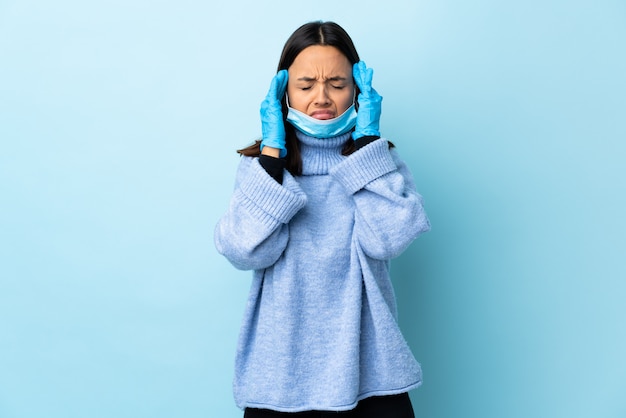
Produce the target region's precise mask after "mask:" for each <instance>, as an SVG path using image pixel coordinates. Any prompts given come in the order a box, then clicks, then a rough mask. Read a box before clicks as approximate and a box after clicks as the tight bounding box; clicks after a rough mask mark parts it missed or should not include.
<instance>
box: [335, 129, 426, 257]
mask: <svg viewBox="0 0 626 418" xmlns="http://www.w3.org/2000/svg"><path fill="white" fill-rule="evenodd" d="M331 174H332V175H333V176H334V177H335V178H336V179H337V180H338V181H339V182H340V183H341V184H342V185H343V186H344V188H345V189H346V191H347V192H348V193H349V194H351V195H352V196H353V198H354V202H355V206H356V213H355V226H354V228H355V234H356V237H357V239H358V242H359V244H360V246H361V248H362V249H363V251H364V252H365V254H367V255H368V256H370V257H372V258H375V259H381V260H387V259H391V258H394V257H397V256H399V255H400V254H401V253H402V252H403V251H404V250H405V249H406V248H407V247H408V246H409V244H410V243H411V242H413V240H414V239H415V238H417V237H418V236H419V235H420V234H421V233H423V232H426V231H428V230H429V229H430V222H429V220H428V217H427V216H426V212H425V210H424V206H423V199H422V196H421V195H420V194H419V193H418V192H417V190H416V188H415V183H414V181H413V177H412V175H411V173H410V171H409V169H408V167H407V166H406V164H405V163H404V162H403V161H402V160H401V159H400V158H399V156H398V154H397V152H396V151H395V150H394V149H389V145H388V142H387V140H385V139H378V140H375V141H373V142H371V143H369V144H367V145H365V146H364V147H362V148H360V149H359V150H358V151H356V152H354V153H353V154H351V155H350V156H349V157H348V158H346V159H345V160H344V161H342V162H341V163H340V164H338V165H336V166H335V167H333V169H332V170H331Z"/></svg>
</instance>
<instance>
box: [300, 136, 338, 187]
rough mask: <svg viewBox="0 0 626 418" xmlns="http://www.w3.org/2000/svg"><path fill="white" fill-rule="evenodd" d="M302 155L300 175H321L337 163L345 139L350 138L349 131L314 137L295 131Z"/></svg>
mask: <svg viewBox="0 0 626 418" xmlns="http://www.w3.org/2000/svg"><path fill="white" fill-rule="evenodd" d="M296 137H297V138H298V141H299V142H300V153H301V155H302V175H305V176H307V175H323V174H328V170H329V169H330V168H331V167H333V166H334V165H335V164H337V163H339V162H340V161H341V160H342V159H343V158H344V157H343V156H342V155H341V150H342V149H343V146H344V144H345V143H346V141H348V140H350V132H348V133H345V134H342V135H338V136H334V137H332V138H324V139H320V138H314V137H311V136H308V135H305V134H303V133H302V132H300V131H296Z"/></svg>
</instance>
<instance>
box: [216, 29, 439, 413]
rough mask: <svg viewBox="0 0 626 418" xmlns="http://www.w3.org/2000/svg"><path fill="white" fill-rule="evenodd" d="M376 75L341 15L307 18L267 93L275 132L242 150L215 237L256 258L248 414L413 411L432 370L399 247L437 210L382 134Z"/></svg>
mask: <svg viewBox="0 0 626 418" xmlns="http://www.w3.org/2000/svg"><path fill="white" fill-rule="evenodd" d="M371 81H372V70H371V69H368V68H367V67H366V66H365V64H364V63H363V62H361V61H360V59H359V56H358V54H357V52H356V49H355V47H354V45H353V43H352V40H351V39H350V37H349V36H348V34H347V33H346V32H345V31H344V30H343V29H342V28H341V27H340V26H339V25H337V24H336V23H333V22H311V23H307V24H305V25H303V26H301V27H300V28H298V29H297V30H296V31H295V32H294V33H293V34H292V35H291V37H290V38H289V39H288V40H287V42H286V44H285V46H284V48H283V52H282V55H281V58H280V62H279V65H278V73H277V74H276V76H275V77H274V78H273V80H272V83H271V86H270V91H269V93H268V95H267V97H266V98H265V100H264V101H263V103H262V104H261V125H262V133H263V138H262V140H261V141H259V142H257V143H256V144H254V145H252V146H250V147H248V148H245V149H243V150H240V151H239V152H240V153H241V154H242V155H243V156H244V157H243V159H242V161H241V163H240V166H239V168H238V171H237V176H236V182H235V183H236V186H235V191H234V194H233V196H232V198H231V201H230V206H229V208H228V210H227V212H226V213H225V214H224V215H223V217H222V218H221V219H220V220H219V222H218V224H217V227H216V229H215V244H216V247H217V249H218V251H219V252H220V253H221V254H223V255H224V256H226V257H227V258H228V260H230V262H231V263H232V264H233V265H234V266H235V267H237V268H239V269H250V270H254V274H253V282H252V288H251V291H250V295H249V300H248V304H247V308H246V311H245V315H244V321H243V326H242V329H241V334H240V340H239V345H238V350H237V356H236V369H235V380H234V393H235V400H236V402H237V405H238V406H239V407H240V408H242V409H245V414H244V416H245V417H248V418H252V417H278V416H285V415H287V416H291V415H295V416H316V417H319V416H326V414H328V416H333V417H335V416H350V417H370V416H371V417H378V418H380V417H390V418H394V417H397V418H407V417H413V410H412V406H411V402H410V399H409V397H408V391H409V390H411V389H413V388H415V387H417V386H419V385H420V383H421V369H420V366H419V364H418V363H417V361H416V360H415V358H414V357H413V355H412V354H411V351H410V349H409V347H408V345H407V343H406V341H405V339H404V338H403V336H402V334H401V332H400V329H399V327H398V324H397V321H396V316H397V311H396V302H395V296H394V293H393V288H392V285H391V281H390V277H389V260H390V259H392V258H394V257H396V256H398V255H399V254H400V253H402V251H403V250H404V249H405V248H406V247H407V246H408V245H409V244H410V243H411V242H412V241H413V240H414V239H415V238H416V237H417V236H418V235H419V234H420V233H422V232H425V231H427V230H428V229H429V222H428V219H427V217H426V214H425V212H424V210H423V207H422V198H421V196H420V195H419V194H418V193H417V192H416V190H415V186H414V183H413V180H412V177H411V175H410V173H409V170H408V169H407V167H406V165H405V164H404V163H403V162H402V161H401V160H400V158H399V157H398V154H397V152H396V151H395V148H393V146H392V145H391V144H390V143H389V142H387V140H386V139H384V138H381V137H380V132H379V119H380V113H381V101H382V98H381V97H380V96H379V95H378V93H377V92H376V90H374V89H373V88H372V86H371ZM313 411H315V412H313ZM313 413H315V415H312V414H313Z"/></svg>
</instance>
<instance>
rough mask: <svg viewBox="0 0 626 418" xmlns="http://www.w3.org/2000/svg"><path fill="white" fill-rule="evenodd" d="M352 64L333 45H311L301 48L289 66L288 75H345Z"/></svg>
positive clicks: (349, 71) (348, 72) (350, 71)
mask: <svg viewBox="0 0 626 418" xmlns="http://www.w3.org/2000/svg"><path fill="white" fill-rule="evenodd" d="M351 74H352V65H350V61H348V58H346V56H345V55H343V54H342V53H341V51H339V50H338V49H337V48H335V47H334V46H327V45H313V46H309V47H307V48H305V49H303V50H302V51H301V52H300V53H299V54H298V56H296V59H295V60H294V61H293V64H291V67H289V77H290V78H292V77H297V76H310V77H319V76H322V77H333V76H343V77H347V76H348V75H351Z"/></svg>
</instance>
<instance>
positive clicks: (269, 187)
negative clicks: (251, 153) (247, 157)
mask: <svg viewBox="0 0 626 418" xmlns="http://www.w3.org/2000/svg"><path fill="white" fill-rule="evenodd" d="M255 163H256V161H255V162H253V163H252V167H251V168H252V172H251V173H250V176H249V177H248V178H247V179H246V181H243V182H242V183H241V185H240V187H239V192H240V193H241V194H242V196H241V199H242V200H241V201H242V204H243V205H245V206H247V207H248V209H249V210H250V212H251V213H253V214H254V215H255V216H257V217H258V218H259V219H261V221H262V222H271V220H274V221H278V222H281V223H287V222H289V220H290V219H291V218H292V217H293V216H294V215H295V214H296V213H297V212H298V211H299V210H300V209H302V207H304V205H305V204H306V195H305V194H304V192H302V190H300V189H299V186H298V185H297V183H296V182H295V180H293V179H292V180H291V181H290V182H289V184H288V185H287V186H283V185H280V184H278V183H277V182H276V181H275V180H274V179H273V178H272V177H271V176H269V175H268V174H267V173H266V172H265V170H264V169H263V167H261V165H260V163H257V164H255Z"/></svg>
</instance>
